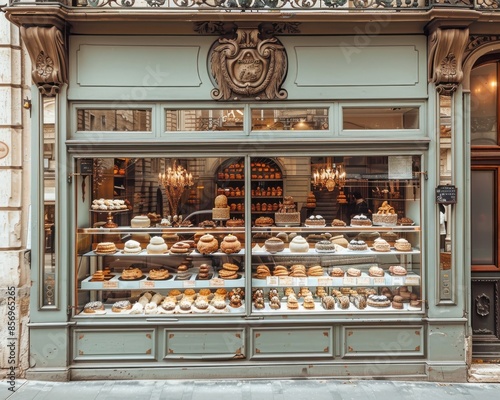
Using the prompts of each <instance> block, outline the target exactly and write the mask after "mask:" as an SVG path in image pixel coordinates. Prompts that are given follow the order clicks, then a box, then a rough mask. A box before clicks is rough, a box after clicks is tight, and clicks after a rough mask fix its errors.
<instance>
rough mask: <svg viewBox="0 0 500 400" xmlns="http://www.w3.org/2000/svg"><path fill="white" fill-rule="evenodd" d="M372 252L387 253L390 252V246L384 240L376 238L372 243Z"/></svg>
mask: <svg viewBox="0 0 500 400" xmlns="http://www.w3.org/2000/svg"><path fill="white" fill-rule="evenodd" d="M373 250H375V251H382V252H387V251H391V246H390V245H389V243H387V242H386V241H385V239H382V238H378V239H375V241H374V242H373Z"/></svg>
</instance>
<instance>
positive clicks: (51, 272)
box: [41, 97, 57, 306]
mask: <svg viewBox="0 0 500 400" xmlns="http://www.w3.org/2000/svg"><path fill="white" fill-rule="evenodd" d="M42 99H43V107H42V108H43V110H42V113H43V114H42V115H43V166H42V167H43V168H42V170H43V183H42V190H43V221H42V223H43V225H42V226H43V227H44V235H43V238H44V240H43V243H42V244H41V246H42V249H41V254H42V260H43V269H42V282H43V287H42V306H54V305H55V304H56V287H55V282H56V262H57V252H56V250H57V246H56V240H55V234H56V232H55V227H56V226H57V225H56V209H57V204H56V203H57V199H56V185H55V182H56V162H57V159H56V143H55V136H56V135H55V98H53V97H52V98H49V97H43V98H42Z"/></svg>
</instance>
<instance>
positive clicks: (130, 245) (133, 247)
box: [123, 240, 142, 254]
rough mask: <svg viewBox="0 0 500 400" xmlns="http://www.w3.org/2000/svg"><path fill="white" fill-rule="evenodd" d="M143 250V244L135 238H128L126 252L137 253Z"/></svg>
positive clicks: (124, 248)
mask: <svg viewBox="0 0 500 400" xmlns="http://www.w3.org/2000/svg"><path fill="white" fill-rule="evenodd" d="M141 251H142V248H141V244H140V243H139V242H137V241H135V240H127V241H126V242H125V246H124V247H123V252H124V253H129V254H137V253H140V252H141Z"/></svg>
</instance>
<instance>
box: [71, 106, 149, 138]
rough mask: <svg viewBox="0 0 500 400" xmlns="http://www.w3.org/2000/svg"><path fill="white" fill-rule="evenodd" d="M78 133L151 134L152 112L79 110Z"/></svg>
mask: <svg viewBox="0 0 500 400" xmlns="http://www.w3.org/2000/svg"><path fill="white" fill-rule="evenodd" d="M77 121H78V127H77V129H78V131H80V132H90V131H100V132H101V131H104V132H114V131H116V132H127V131H133V132H151V110H140V109H139V110H132V109H130V110H119V109H79V110H77Z"/></svg>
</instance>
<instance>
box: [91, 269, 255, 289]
mask: <svg viewBox="0 0 500 400" xmlns="http://www.w3.org/2000/svg"><path fill="white" fill-rule="evenodd" d="M172 275H173V276H172V278H171V279H167V280H149V274H147V273H145V274H144V277H143V278H142V279H139V280H120V277H121V274H116V276H114V277H113V278H112V279H110V280H108V281H104V282H91V279H92V276H89V277H88V278H85V279H84V280H83V281H82V282H81V289H82V290H132V289H181V288H183V289H187V288H193V289H200V288H214V289H215V288H218V287H243V286H245V279H244V278H243V275H240V276H241V278H239V279H222V278H219V277H215V278H212V279H210V280H198V279H196V275H197V273H195V272H193V273H192V274H191V277H190V278H189V279H184V280H177V279H176V277H175V274H172ZM215 275H217V274H215Z"/></svg>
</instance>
